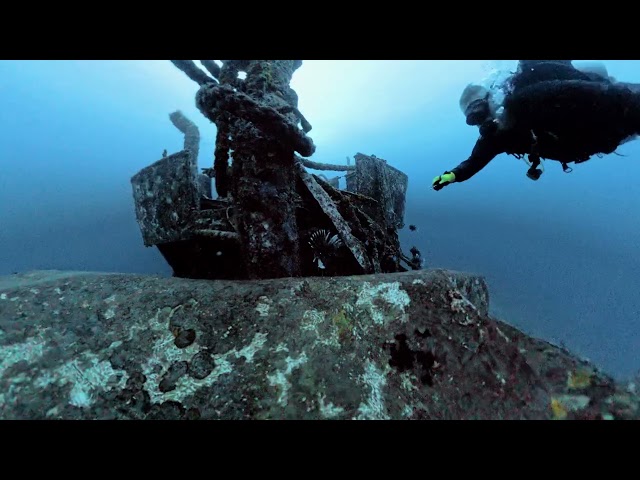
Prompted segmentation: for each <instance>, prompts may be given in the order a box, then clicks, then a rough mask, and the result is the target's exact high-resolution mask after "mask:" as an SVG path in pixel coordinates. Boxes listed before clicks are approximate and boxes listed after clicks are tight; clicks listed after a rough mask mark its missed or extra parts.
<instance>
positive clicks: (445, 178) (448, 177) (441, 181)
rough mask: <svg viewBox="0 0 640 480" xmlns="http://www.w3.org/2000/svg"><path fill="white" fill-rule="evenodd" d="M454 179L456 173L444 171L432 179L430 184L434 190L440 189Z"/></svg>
mask: <svg viewBox="0 0 640 480" xmlns="http://www.w3.org/2000/svg"><path fill="white" fill-rule="evenodd" d="M455 181H456V175H455V173H452V172H444V173H443V174H442V175H438V176H437V177H436V178H434V179H433V183H432V184H431V186H432V187H433V189H434V190H442V189H443V188H444V187H446V186H447V185H449V184H450V183H453V182H455Z"/></svg>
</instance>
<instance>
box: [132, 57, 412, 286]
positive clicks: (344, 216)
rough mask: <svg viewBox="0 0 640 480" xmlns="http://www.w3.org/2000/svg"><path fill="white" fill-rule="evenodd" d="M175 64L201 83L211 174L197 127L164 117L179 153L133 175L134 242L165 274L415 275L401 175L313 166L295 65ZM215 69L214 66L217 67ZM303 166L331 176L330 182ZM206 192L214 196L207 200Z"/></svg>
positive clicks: (373, 166) (363, 161)
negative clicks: (176, 135)
mask: <svg viewBox="0 0 640 480" xmlns="http://www.w3.org/2000/svg"><path fill="white" fill-rule="evenodd" d="M172 62H173V64H174V65H175V66H176V67H177V68H179V69H180V70H181V71H183V72H184V73H185V74H186V75H188V77H189V78H190V79H192V80H193V81H195V82H197V83H198V84H199V85H200V88H199V90H198V92H197V94H196V99H195V101H196V106H197V108H198V109H199V110H200V112H202V114H203V115H204V116H205V117H206V118H208V119H209V120H211V121H212V122H214V123H215V125H216V129H217V134H216V144H215V152H214V162H213V166H212V167H211V168H205V169H202V172H199V171H198V153H199V148H200V132H199V130H198V127H197V126H196V125H195V124H194V123H193V122H192V121H190V120H189V119H188V118H187V117H186V116H185V115H183V114H182V113H181V112H180V111H176V112H173V113H172V114H170V120H171V121H172V122H173V124H174V125H175V126H176V127H177V128H178V129H179V130H180V131H181V132H182V133H183V134H184V148H183V150H181V151H179V152H176V153H173V154H171V155H167V153H166V151H165V153H164V154H163V157H162V158H161V159H159V160H158V161H156V162H155V163H153V164H151V165H149V166H148V167H146V168H144V169H142V170H141V171H139V172H138V173H136V174H135V175H134V176H133V177H132V179H131V183H132V187H133V195H134V201H135V211H136V218H137V221H138V224H139V226H140V229H141V233H142V237H143V241H144V245H145V246H147V247H152V246H155V247H157V248H158V250H159V251H160V252H161V254H162V255H163V257H164V258H165V260H166V261H167V262H168V264H169V265H170V266H171V268H172V270H173V273H174V276H176V277H183V278H194V279H196V278H197V279H268V278H282V277H305V276H317V275H330V276H345V275H363V274H373V273H393V272H403V271H407V270H410V269H412V270H416V269H420V268H422V258H421V255H420V251H419V250H418V249H417V248H415V247H414V248H412V250H411V255H410V256H407V255H405V254H404V253H403V252H402V250H401V248H400V242H399V239H398V230H399V229H402V228H403V227H404V211H405V198H406V192H407V187H408V177H407V175H406V174H405V173H403V172H401V171H400V170H398V169H396V168H394V167H393V166H391V165H389V164H388V163H387V161H385V160H384V159H381V158H377V157H376V156H375V155H365V154H362V153H358V154H356V155H355V156H354V160H355V161H354V164H353V165H350V164H347V165H330V164H324V163H318V162H314V161H311V160H310V159H309V157H311V156H312V155H313V154H314V152H315V145H314V143H313V141H312V139H311V138H310V137H309V136H308V133H309V132H310V131H311V129H312V127H311V124H310V123H309V121H308V120H307V119H306V118H305V117H304V115H302V113H301V112H300V110H299V109H298V96H297V94H296V92H295V91H294V90H293V89H292V88H291V86H290V81H291V78H292V76H293V74H294V72H295V71H296V70H297V69H298V68H299V67H300V66H301V65H302V61H300V60H224V61H220V62H216V61H213V60H201V61H200V62H201V64H202V66H203V67H204V69H205V70H206V72H205V70H203V69H201V68H199V67H198V66H197V65H196V63H195V62H193V61H191V60H172ZM220 64H221V65H220ZM309 170H316V171H321V172H322V171H326V172H331V171H333V172H341V174H342V176H343V177H344V179H345V182H343V183H345V186H344V187H343V188H341V187H340V181H339V180H340V178H341V177H338V176H335V177H333V178H328V177H327V176H326V175H324V174H314V173H311V172H310V171H309ZM214 197H215V198H214Z"/></svg>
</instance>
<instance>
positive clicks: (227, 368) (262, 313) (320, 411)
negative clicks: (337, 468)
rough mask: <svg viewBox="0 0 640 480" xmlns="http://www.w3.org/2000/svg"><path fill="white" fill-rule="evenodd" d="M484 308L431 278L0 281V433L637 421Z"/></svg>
mask: <svg viewBox="0 0 640 480" xmlns="http://www.w3.org/2000/svg"><path fill="white" fill-rule="evenodd" d="M488 302H489V294H488V288H487V285H486V283H485V282H484V280H483V279H482V278H481V277H478V276H474V275H469V274H465V273H459V272H451V271H440V270H438V271H424V270H421V271H413V272H406V273H397V274H383V275H368V276H357V277H336V278H330V277H327V278H315V277H314V278H288V279H278V280H268V281H220V280H216V281H207V280H189V279H179V278H161V277H151V276H138V275H129V274H126V275H125V274H122V275H120V274H100V273H83V272H32V273H29V274H24V275H16V276H11V277H5V278H0V418H3V419H340V420H342V419H345V420H346V419H551V418H557V419H574V418H576V419H577V418H586V419H600V418H607V419H609V418H616V419H618V418H620V419H623V418H637V407H638V401H637V397H636V395H635V393H634V391H633V390H632V389H630V388H628V386H626V385H619V384H616V383H614V382H613V380H611V379H610V378H608V377H607V376H605V375H603V374H601V373H600V372H598V371H597V370H595V369H594V368H593V366H591V365H589V364H588V363H586V362H585V361H582V360H580V359H578V358H576V357H574V356H572V355H571V354H570V353H568V352H566V351H564V350H562V349H560V348H558V347H555V346H553V345H550V344H548V343H546V342H543V341H540V340H537V339H534V338H530V337H528V336H527V335H524V334H523V333H521V332H520V331H518V330H516V329H514V328H513V327H510V326H509V325H508V324H506V323H503V322H501V321H498V320H496V319H493V318H491V317H489V316H488V305H489V303H488Z"/></svg>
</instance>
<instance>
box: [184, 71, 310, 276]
mask: <svg viewBox="0 0 640 480" xmlns="http://www.w3.org/2000/svg"><path fill="white" fill-rule="evenodd" d="M174 64H175V65H176V66H177V67H178V68H180V69H181V70H183V71H184V72H185V73H187V75H189V77H190V78H191V79H193V80H195V81H197V82H198V83H199V84H200V85H201V88H200V90H199V91H198V93H197V95H196V106H197V107H198V109H199V110H200V111H201V112H202V113H203V115H204V116H205V117H207V118H208V119H210V120H211V121H212V122H214V123H215V124H216V127H217V129H218V134H217V139H216V151H215V162H214V167H213V174H214V175H215V185H216V191H217V192H218V194H219V195H220V196H221V197H227V196H228V195H229V194H230V195H231V197H232V199H233V202H234V205H235V208H234V209H233V216H234V220H235V222H234V223H235V225H236V227H237V229H238V233H239V235H240V238H241V239H242V242H241V245H242V246H241V250H242V255H243V257H244V260H245V263H246V266H247V273H248V277H249V278H265V277H289V276H299V275H300V274H301V270H300V264H299V257H300V255H299V248H300V239H299V234H298V225H297V222H296V212H295V208H296V204H297V201H296V200H297V195H296V176H297V175H296V168H295V163H296V157H295V152H298V153H299V154H300V155H302V156H304V157H308V156H310V155H312V154H313V153H314V151H315V146H314V144H313V141H312V140H311V139H310V138H309V137H307V135H306V133H305V130H306V131H309V130H310V129H311V126H310V125H309V123H308V122H307V121H306V119H305V118H304V117H303V116H302V115H301V114H300V112H299V110H298V97H297V95H296V93H295V92H294V91H293V89H292V88H291V87H290V86H289V83H290V81H291V78H292V76H293V73H294V72H295V70H296V69H297V68H299V67H300V66H301V65H302V62H301V61H300V60H280V61H273V60H227V61H224V62H223V65H222V67H221V68H219V69H217V68H215V67H213V65H215V66H216V67H217V64H215V63H214V62H210V61H205V62H204V63H203V64H204V65H205V66H206V67H207V69H208V70H209V73H211V74H212V75H215V76H213V77H209V76H207V75H205V74H204V72H202V71H201V70H199V69H198V68H197V67H196V66H195V64H189V62H188V61H174ZM212 64H213V65H212ZM195 70H199V72H201V73H202V75H201V74H200V73H196V72H195ZM240 72H244V73H246V78H245V79H244V80H242V79H240V78H238V77H239V73H240ZM300 122H302V123H303V124H304V125H303V128H304V130H301V129H300V128H298V123H300ZM231 149H233V162H232V165H231V173H230V174H229V173H228V172H229V165H228V161H229V152H230V150H231Z"/></svg>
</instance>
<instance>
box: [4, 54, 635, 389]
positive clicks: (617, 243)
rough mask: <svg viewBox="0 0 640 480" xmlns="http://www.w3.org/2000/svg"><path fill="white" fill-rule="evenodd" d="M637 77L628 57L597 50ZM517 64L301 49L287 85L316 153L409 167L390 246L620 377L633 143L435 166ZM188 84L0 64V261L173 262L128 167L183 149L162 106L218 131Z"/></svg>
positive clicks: (159, 269) (460, 143)
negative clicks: (141, 221)
mask: <svg viewBox="0 0 640 480" xmlns="http://www.w3.org/2000/svg"><path fill="white" fill-rule="evenodd" d="M605 64H606V65H607V67H608V69H609V73H610V74H611V75H613V76H615V77H616V78H618V79H619V80H622V81H633V82H640V61H605ZM496 65H498V66H503V67H509V66H514V65H515V61H499V62H495V61H305V62H304V64H303V66H302V68H300V69H299V70H298V71H297V72H296V74H295V76H294V80H293V83H292V86H293V87H294V88H295V89H296V91H297V93H298V95H299V97H300V110H301V111H302V112H303V113H304V115H305V116H306V117H307V118H308V120H309V121H310V122H311V123H312V125H313V126H314V128H313V130H312V131H311V132H310V135H311V136H312V138H313V139H314V142H315V143H316V145H317V147H318V149H317V153H316V154H315V155H314V157H313V159H314V160H317V161H321V162H330V163H345V162H346V158H345V157H346V156H351V157H352V156H353V155H354V154H355V153H357V152H362V153H365V154H375V155H377V156H378V157H382V158H384V159H386V160H387V161H388V162H389V163H391V164H392V165H394V166H396V167H398V168H400V169H401V170H403V171H404V172H406V173H407V174H408V175H409V177H410V185H409V192H408V198H407V212H406V223H407V225H408V224H410V223H413V224H416V225H417V226H418V227H419V230H418V231H417V232H410V231H409V230H408V229H406V230H405V231H403V232H402V235H401V239H402V241H403V247H405V249H406V250H407V251H408V249H409V248H410V247H411V246H412V245H416V246H417V247H418V248H420V249H421V250H422V252H423V255H424V257H425V258H426V261H427V264H428V266H432V267H442V268H450V269H454V270H464V271H469V272H474V273H480V274H482V275H484V276H485V277H486V278H487V281H488V282H489V285H490V288H491V294H492V298H491V302H492V309H493V311H494V313H495V314H496V315H499V316H500V317H501V318H503V319H504V320H506V321H508V322H510V323H512V324H514V325H516V326H518V327H520V328H522V329H523V330H525V331H527V332H529V333H531V334H533V335H536V336H539V337H542V338H545V339H548V340H552V341H555V342H558V343H560V342H562V343H564V344H565V345H566V346H567V347H568V348H570V349H571V350H573V351H574V352H576V353H578V354H580V355H582V356H585V357H588V358H589V359H591V360H592V361H594V362H595V363H596V364H597V365H599V366H600V367H601V368H603V369H604V370H606V371H607V372H609V373H611V374H613V375H615V376H619V377H620V376H628V375H632V374H634V373H635V372H636V371H638V369H640V357H639V356H638V355H637V354H636V352H638V351H640V293H639V292H640V260H639V259H638V252H639V251H640V248H639V247H640V216H639V215H638V211H639V208H638V207H640V197H639V195H638V187H637V182H638V179H639V178H640V141H634V142H632V143H629V144H626V145H623V146H622V147H621V148H620V149H619V150H618V152H619V153H620V154H623V155H625V156H624V157H620V156H616V155H610V156H606V157H604V158H602V159H599V158H594V159H592V160H591V161H589V162H587V163H585V164H582V165H578V166H575V168H574V171H573V173H571V174H565V173H563V172H562V169H561V168H560V166H559V165H558V164H557V163H555V162H547V163H546V165H545V167H546V168H545V170H546V171H545V173H544V175H543V176H542V178H541V179H540V181H538V182H533V181H531V180H529V179H528V178H526V176H525V171H526V166H525V165H524V163H523V162H522V161H518V160H516V159H514V158H513V157H509V156H506V155H503V156H500V157H498V158H496V159H495V160H494V161H493V162H492V163H491V164H490V165H489V166H488V167H487V168H486V169H485V170H483V171H482V172H480V173H479V174H478V175H477V176H476V177H474V178H473V179H471V180H470V181H468V182H465V183H462V184H457V185H451V186H449V187H447V188H445V189H444V190H442V191H440V192H434V191H432V190H431V189H430V183H431V180H432V178H433V177H434V176H435V175H438V174H440V173H442V172H443V171H445V170H447V169H450V168H453V167H454V166H456V165H457V164H458V163H459V162H460V161H462V160H464V159H466V158H467V157H468V155H469V153H470V151H471V149H472V148H473V145H474V142H475V140H476V138H477V129H474V128H472V127H469V126H467V125H466V124H465V122H464V117H463V116H462V114H461V112H460V110H459V108H458V99H459V96H460V93H461V91H462V89H463V88H464V86H465V85H466V84H467V83H469V82H472V81H476V80H479V79H480V78H482V77H483V76H485V75H486V74H487V73H488V71H489V70H490V69H491V68H493V67H495V66H496ZM196 91H197V85H196V84H194V83H193V82H192V81H191V80H189V79H188V78H187V77H186V76H185V75H184V74H183V73H182V72H180V71H178V70H177V69H176V68H175V67H173V65H172V64H171V63H170V62H168V61H0V102H1V103H0V107H1V108H0V136H1V137H0V138H1V150H0V167H1V168H0V274H10V273H12V272H16V271H17V272H22V271H27V270H33V269H73V270H78V269H84V270H102V271H118V272H138V273H154V274H163V275H170V270H169V268H168V267H167V265H166V264H165V262H164V260H163V259H162V257H161V256H160V255H159V253H158V252H157V251H156V250H155V249H154V248H145V247H144V246H143V245H142V238H141V236H140V231H139V229H138V225H137V223H136V220H135V214H134V210H133V199H132V193H131V186H130V183H129V180H130V177H131V176H132V175H134V174H135V173H136V172H137V171H138V170H140V169H141V168H143V167H145V166H147V165H148V164H150V163H152V162H154V161H156V160H158V159H159V158H160V157H161V154H162V151H163V150H164V149H167V150H168V151H169V152H170V153H171V152H175V151H178V150H180V149H181V148H182V141H183V137H182V134H181V133H180V132H178V131H177V130H176V129H175V128H174V127H173V125H172V124H171V123H170V121H169V118H168V114H169V113H170V112H172V111H174V110H177V109H180V110H182V111H183V112H184V113H185V114H186V115H187V116H188V117H190V118H191V119H192V120H193V121H194V122H196V123H197V124H198V126H199V127H200V131H201V135H202V138H203V141H202V144H201V150H200V158H199V163H200V166H201V167H206V166H210V165H211V161H212V157H213V147H214V135H215V127H214V126H213V125H212V124H211V123H210V122H209V121H208V120H206V119H205V118H204V117H203V116H202V115H201V114H200V113H199V112H198V111H197V109H196V108H195V102H194V95H195V93H196Z"/></svg>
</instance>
